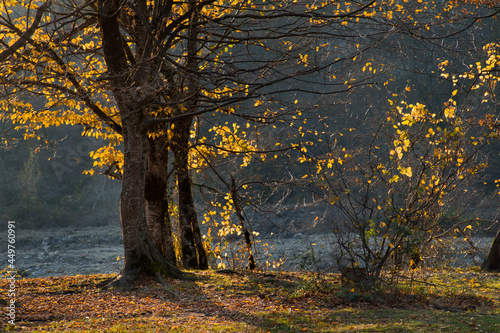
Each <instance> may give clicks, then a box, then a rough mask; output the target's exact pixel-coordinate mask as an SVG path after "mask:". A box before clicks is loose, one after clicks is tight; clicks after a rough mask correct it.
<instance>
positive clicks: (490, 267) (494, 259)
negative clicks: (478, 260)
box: [481, 230, 500, 272]
mask: <svg viewBox="0 0 500 333" xmlns="http://www.w3.org/2000/svg"><path fill="white" fill-rule="evenodd" d="M481 269H482V270H483V271H487V272H500V230H499V231H498V233H497V235H496V237H495V239H494V240H493V243H492V244H491V248H490V253H489V254H488V257H487V258H486V260H485V261H484V263H483V264H482V265H481Z"/></svg>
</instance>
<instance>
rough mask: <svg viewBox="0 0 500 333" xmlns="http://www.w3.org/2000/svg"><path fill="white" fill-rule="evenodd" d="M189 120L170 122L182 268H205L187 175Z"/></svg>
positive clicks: (206, 261)
mask: <svg viewBox="0 0 500 333" xmlns="http://www.w3.org/2000/svg"><path fill="white" fill-rule="evenodd" d="M191 121H192V118H191V117H186V118H182V119H181V120H178V121H176V122H175V123H174V124H173V125H174V136H173V142H172V150H173V152H174V156H175V167H176V171H177V189H178V193H179V201H178V209H179V229H180V241H181V249H182V265H183V267H184V268H189V269H208V260H207V254H206V251H205V248H204V247H203V242H202V237H201V232H200V227H199V225H198V217H197V214H196V207H195V204H194V199H193V191H192V184H191V178H190V176H189V161H188V154H189V134H190V129H191Z"/></svg>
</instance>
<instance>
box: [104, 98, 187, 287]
mask: <svg viewBox="0 0 500 333" xmlns="http://www.w3.org/2000/svg"><path fill="white" fill-rule="evenodd" d="M119 104H121V103H119ZM124 109H127V106H126V105H124V106H122V107H121V108H120V112H121V113H122V114H123V116H122V124H123V152H124V164H123V180H122V189H121V195H120V213H121V216H120V218H121V226H122V236H123V247H124V252H125V266H124V268H123V269H122V271H121V272H120V274H119V275H118V277H117V278H116V279H115V281H114V282H113V283H112V284H111V285H112V286H118V287H130V286H132V284H133V281H134V280H135V279H136V278H137V277H138V276H139V274H140V273H146V274H148V275H151V276H155V277H156V278H157V279H160V280H161V275H166V276H170V277H175V278H179V277H182V272H181V271H180V270H179V269H178V268H177V267H175V266H174V265H172V264H170V263H169V262H168V261H167V260H166V259H165V258H164V257H163V256H162V254H161V253H160V251H159V250H158V249H157V247H156V245H155V243H154V241H153V239H152V238H151V236H150V233H149V231H148V226H147V222H146V213H145V211H146V209H145V200H144V197H145V189H146V171H147V144H146V135H145V133H144V132H142V131H141V130H140V124H141V119H140V117H138V115H137V113H138V112H137V111H136V110H133V109H129V110H124Z"/></svg>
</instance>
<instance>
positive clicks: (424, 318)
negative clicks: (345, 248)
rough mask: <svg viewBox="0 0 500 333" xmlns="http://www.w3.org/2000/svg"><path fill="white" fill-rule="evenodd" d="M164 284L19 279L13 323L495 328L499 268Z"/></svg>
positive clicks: (250, 276) (46, 326) (499, 314)
mask: <svg viewBox="0 0 500 333" xmlns="http://www.w3.org/2000/svg"><path fill="white" fill-rule="evenodd" d="M196 274H197V276H198V279H197V280H195V281H176V280H171V281H168V282H169V288H168V289H165V288H163V287H161V286H160V285H158V284H156V283H155V282H154V281H152V280H150V279H148V278H144V279H143V280H141V282H140V283H138V285H137V289H136V290H133V291H126V292H125V291H117V290H112V291H102V290H100V289H99V288H98V287H97V284H98V283H99V282H101V281H103V280H105V279H107V278H109V277H110V276H109V275H92V276H70V277H57V278H45V279H23V280H18V281H17V282H16V291H17V295H16V326H15V327H14V326H11V325H8V324H7V320H8V317H7V314H6V312H5V311H6V307H5V302H6V301H8V300H9V298H8V296H7V290H8V289H9V288H8V283H7V281H6V280H2V281H1V284H0V286H1V290H2V295H1V296H0V297H1V299H0V300H2V302H3V304H2V311H3V313H2V314H1V315H2V317H1V319H0V320H1V325H2V326H1V329H0V331H1V330H4V331H10V330H12V331H22V332H29V331H37V332H43V331H47V332H141V333H146V332H500V274H486V273H481V272H478V271H475V270H467V271H460V270H447V271H443V270H441V271H431V270H420V271H414V272H411V273H406V274H404V275H399V276H386V277H385V280H386V282H384V283H383V284H381V285H380V286H378V287H377V288H372V289H366V288H365V289H360V288H356V287H352V286H345V285H342V284H341V282H340V277H339V276H338V275H321V276H317V275H312V274H299V273H273V274H268V273H264V272H262V273H258V272H248V271H241V272H238V273H237V274H235V273H232V272H226V273H217V272H213V271H211V272H197V273H196Z"/></svg>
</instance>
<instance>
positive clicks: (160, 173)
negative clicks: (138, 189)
mask: <svg viewBox="0 0 500 333" xmlns="http://www.w3.org/2000/svg"><path fill="white" fill-rule="evenodd" d="M167 173H168V147H167V142H166V138H165V137H164V136H160V137H158V138H155V139H153V138H148V171H147V173H146V193H145V199H146V220H147V223H148V229H149V233H150V234H151V237H152V238H153V241H154V243H155V245H156V247H157V248H158V250H160V252H161V254H162V255H163V257H164V258H165V259H166V260H167V261H168V262H169V263H170V264H172V265H176V256H175V250H174V242H173V237H172V225H171V221H170V215H169V212H168V198H167V186H168V179H167V177H168V175H167Z"/></svg>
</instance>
